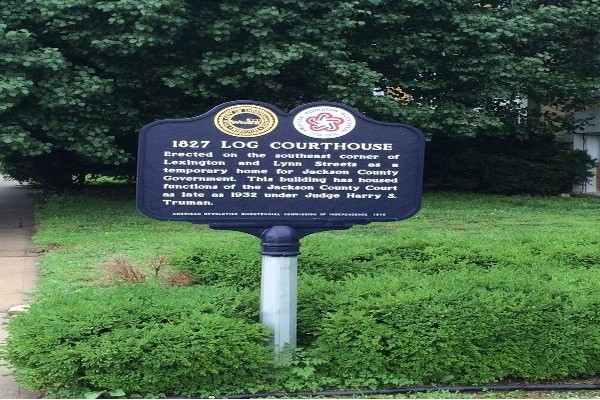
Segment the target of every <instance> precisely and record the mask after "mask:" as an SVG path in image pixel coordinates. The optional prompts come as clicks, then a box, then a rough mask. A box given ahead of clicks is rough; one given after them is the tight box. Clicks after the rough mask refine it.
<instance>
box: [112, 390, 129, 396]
mask: <svg viewBox="0 0 600 400" xmlns="http://www.w3.org/2000/svg"><path fill="white" fill-rule="evenodd" d="M108 394H110V395H111V396H112V397H123V396H125V395H126V394H125V392H124V391H123V389H115V390H111V391H110V392H108Z"/></svg>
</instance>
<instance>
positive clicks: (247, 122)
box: [214, 104, 279, 137]
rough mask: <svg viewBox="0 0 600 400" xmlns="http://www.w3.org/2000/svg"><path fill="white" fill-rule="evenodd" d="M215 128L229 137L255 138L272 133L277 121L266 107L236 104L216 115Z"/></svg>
mask: <svg viewBox="0 0 600 400" xmlns="http://www.w3.org/2000/svg"><path fill="white" fill-rule="evenodd" d="M214 123H215V126H216V127H217V128H218V129H219V130H220V131H221V132H224V133H226V134H228V135H231V136H237V137H256V136H262V135H266V134H267V133H269V132H271V131H273V130H274V129H275V128H276V127H277V124H278V123H279V119H278V118H277V115H276V114H275V113H274V112H273V111H271V110H269V109H268V108H266V107H262V106H259V105H255V104H236V105H234V106H229V107H226V108H224V109H222V110H221V111H219V112H218V113H217V115H215V119H214Z"/></svg>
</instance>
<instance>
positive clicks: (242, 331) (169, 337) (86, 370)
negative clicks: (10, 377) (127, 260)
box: [6, 284, 272, 397]
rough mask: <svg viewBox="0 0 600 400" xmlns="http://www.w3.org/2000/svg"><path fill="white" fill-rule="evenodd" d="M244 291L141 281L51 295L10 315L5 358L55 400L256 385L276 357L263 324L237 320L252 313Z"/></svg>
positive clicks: (191, 392) (22, 376)
mask: <svg viewBox="0 0 600 400" xmlns="http://www.w3.org/2000/svg"><path fill="white" fill-rule="evenodd" d="M240 294H241V296H240ZM245 294H246V293H244V292H240V291H235V290H233V289H227V288H209V287H200V286H196V287H193V288H183V287H178V288H174V287H171V288H165V287H162V286H160V285H157V284H139V285H120V286H116V287H95V288H88V289H85V290H80V291H78V292H74V293H65V294H63V295H61V296H52V297H48V298H45V299H43V301H38V302H36V303H34V304H33V305H32V307H31V309H30V311H29V312H27V313H23V314H21V315H19V316H18V317H16V318H15V319H14V320H12V321H11V323H10V331H11V336H10V338H9V339H8V343H7V354H6V359H7V360H8V361H10V362H11V363H12V364H13V365H14V366H15V367H16V370H15V371H16V374H17V376H18V378H19V379H20V380H21V381H22V382H23V383H24V384H25V385H26V386H28V387H30V388H33V389H37V390H44V391H48V392H50V393H52V394H54V395H58V396H70V395H74V396H79V397H80V396H81V394H82V393H84V392H86V391H89V390H113V389H122V390H123V391H125V393H126V394H127V395H128V396H132V395H134V394H139V395H146V394H148V393H151V394H157V393H168V394H172V395H194V394H196V395H198V394H218V393H224V392H228V391H247V390H253V389H254V390H256V388H257V386H259V385H260V384H261V383H260V382H262V381H263V376H264V375H265V373H266V372H268V370H269V366H270V365H271V359H272V354H271V351H270V349H269V346H268V345H267V338H268V333H267V332H266V330H265V329H264V328H263V327H262V326H261V325H259V324H257V323H250V322H248V321H246V320H244V319H242V318H239V316H242V317H247V316H249V315H252V318H253V319H254V318H255V315H254V314H255V313H256V305H255V304H252V305H249V304H246V300H247V299H248V296H245ZM252 297H253V298H255V299H257V296H256V294H253V295H252Z"/></svg>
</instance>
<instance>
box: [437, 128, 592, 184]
mask: <svg viewBox="0 0 600 400" xmlns="http://www.w3.org/2000/svg"><path fill="white" fill-rule="evenodd" d="M448 149H452V151H448ZM425 159H426V167H425V177H426V180H427V181H429V182H432V183H435V184H442V185H449V186H451V187H454V188H457V189H461V190H472V191H479V192H486V193H500V194H517V193H530V194H538V195H539V194H544V195H549V194H550V195H551V194H557V193H561V192H570V191H571V188H572V186H573V185H574V184H576V183H582V182H585V181H586V180H587V179H589V178H590V176H591V175H590V173H589V169H590V168H592V167H593V165H594V163H593V160H592V159H591V158H590V156H589V155H587V153H586V152H584V151H580V150H570V149H568V148H567V145H566V144H565V143H558V142H556V141H555V140H554V139H553V138H552V137H542V138H537V139H531V140H528V141H519V140H516V139H498V138H485V137H478V138H474V139H459V140H457V139H450V138H443V137H437V138H435V139H434V140H433V141H432V142H431V143H429V144H428V146H427V157H426V158H425Z"/></svg>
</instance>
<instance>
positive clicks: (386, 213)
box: [137, 101, 424, 231]
mask: <svg viewBox="0 0 600 400" xmlns="http://www.w3.org/2000/svg"><path fill="white" fill-rule="evenodd" d="M423 151H424V137H423V134H422V133H421V132H420V131H419V130H418V129H416V128H414V127H412V126H408V125H403V124H392V123H384V122H378V121H374V120H372V119H370V118H367V117H365V116H364V115H362V114H360V113H359V112H358V111H357V110H355V109H353V108H351V107H348V106H346V105H343V104H337V103H328V102H319V103H310V104H305V105H302V106H300V107H297V108H295V109H294V110H292V111H291V112H289V113H285V112H283V111H281V110H279V109H278V108H276V107H274V106H272V105H270V104H266V103H261V102H256V101H234V102H230V103H225V104H222V105H219V106H217V107H215V108H213V109H212V110H210V111H209V112H208V113H206V114H203V115H201V116H198V117H194V118H189V119H171V120H161V121H156V122H153V123H151V124H149V125H147V126H145V127H144V128H143V129H142V131H141V134H140V138H139V157H138V184H137V185H138V186H137V206H138V209H139V210H140V211H141V212H142V213H143V214H144V215H146V216H148V217H151V218H155V219H159V220H168V221H190V222H194V223H203V224H210V225H211V226H214V227H224V228H231V229H236V228H244V227H271V226H276V225H281V226H290V227H296V228H311V229H312V230H313V231H315V230H324V229H328V228H335V227H348V226H351V225H352V224H364V223H368V222H373V221H398V220H402V219H405V218H408V217H410V216H412V215H414V214H415V213H416V212H417V211H418V210H419V208H420V205H421V189H422V175H423ZM242 230H243V229H242Z"/></svg>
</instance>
